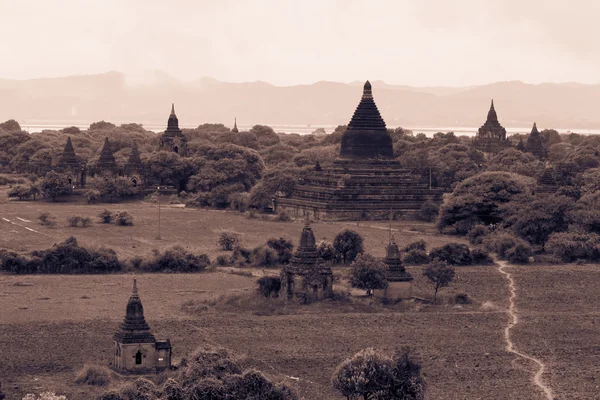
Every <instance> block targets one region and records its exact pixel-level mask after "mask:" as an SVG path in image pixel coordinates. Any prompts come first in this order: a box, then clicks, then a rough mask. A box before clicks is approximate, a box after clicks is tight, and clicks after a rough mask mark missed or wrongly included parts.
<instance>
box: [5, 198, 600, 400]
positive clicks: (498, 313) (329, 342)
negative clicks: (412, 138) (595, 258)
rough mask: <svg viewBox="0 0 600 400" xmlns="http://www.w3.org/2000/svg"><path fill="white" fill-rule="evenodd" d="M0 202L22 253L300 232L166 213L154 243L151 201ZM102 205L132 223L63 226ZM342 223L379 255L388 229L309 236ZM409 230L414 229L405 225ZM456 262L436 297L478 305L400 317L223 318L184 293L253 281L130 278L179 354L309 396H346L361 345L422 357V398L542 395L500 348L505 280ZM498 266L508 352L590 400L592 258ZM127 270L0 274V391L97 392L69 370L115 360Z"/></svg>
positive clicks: (237, 288)
mask: <svg viewBox="0 0 600 400" xmlns="http://www.w3.org/2000/svg"><path fill="white" fill-rule="evenodd" d="M1 198H2V193H0V199H1ZM0 202H4V203H2V204H0V210H1V215H0V217H2V218H6V219H8V220H9V221H11V222H14V223H15V224H16V225H15V224H12V223H9V222H6V221H4V220H0V224H2V225H1V226H2V228H3V229H1V230H0V247H6V248H11V249H15V250H18V251H30V250H34V249H40V248H46V247H48V246H51V245H52V244H53V243H55V242H58V241H62V240H64V239H66V238H67V237H68V236H71V235H74V236H76V237H77V238H78V240H80V242H81V243H82V244H85V245H93V246H101V245H102V246H107V247H112V248H114V249H115V250H117V252H118V253H119V255H120V256H121V257H123V258H128V257H131V256H133V255H135V254H139V255H143V254H147V253H149V252H150V251H151V250H152V249H154V248H165V247H169V246H172V245H174V244H181V245H183V246H185V247H188V248H190V249H195V250H197V251H202V252H206V253H207V254H209V255H210V256H211V258H214V256H216V255H217V254H219V251H218V249H217V247H216V244H215V242H216V239H217V236H218V231H219V229H223V228H226V229H234V230H237V231H238V232H241V233H242V234H243V241H244V243H245V245H246V246H248V247H253V246H256V245H259V244H263V243H264V242H265V241H266V240H267V239H268V238H269V237H272V236H285V237H288V238H291V239H293V240H294V242H297V240H298V237H299V235H300V231H301V228H302V222H301V221H297V222H290V223H279V222H268V221H261V220H250V219H247V218H245V217H243V216H241V215H239V214H236V213H233V212H226V211H214V210H186V209H181V208H169V207H165V208H163V209H162V210H161V213H162V221H163V230H162V236H163V240H161V241H157V240H155V239H154V237H155V235H156V229H155V228H156V224H155V219H156V211H157V210H156V205H154V204H149V203H143V202H136V203H129V204H121V205H107V206H105V205H93V206H88V205H72V204H49V203H42V202H8V203H7V202H5V200H0ZM104 208H109V209H125V210H128V211H129V212H131V213H132V214H133V216H134V218H135V220H136V225H135V226H133V227H117V226H115V225H109V226H106V225H100V224H93V226H91V227H89V228H67V227H65V225H66V221H65V218H66V216H69V215H74V214H80V215H82V216H91V217H94V216H95V215H96V214H98V212H99V211H101V210H103V209H104ZM41 211H49V212H50V213H52V214H54V215H55V216H56V217H57V222H58V225H59V226H58V227H57V228H55V229H50V228H45V227H42V226H40V225H39V224H37V221H36V218H37V215H38V214H39V213H40V212H41ZM27 221H32V222H27ZM344 226H347V227H349V228H352V229H356V230H357V231H359V232H360V233H361V234H362V235H363V236H364V237H365V242H366V243H365V247H366V249H367V251H369V252H371V253H373V254H374V255H377V256H382V255H383V251H384V245H385V243H386V242H387V238H388V232H387V229H386V228H387V224H386V223H381V222H379V223H376V222H364V223H362V222H361V223H360V226H357V225H356V223H343V222H336V223H316V224H314V230H315V233H316V236H317V238H318V239H319V238H322V237H326V238H328V239H329V240H331V239H333V236H334V235H335V234H336V233H337V232H338V231H339V230H340V229H342V228H343V227H344ZM392 226H393V228H394V229H396V230H399V231H400V232H396V239H397V242H398V243H400V244H401V245H402V244H405V243H409V242H412V241H414V240H417V239H420V238H423V239H425V240H426V241H427V242H428V243H429V247H430V248H431V247H432V246H439V245H441V244H443V243H445V242H448V241H456V240H455V238H452V237H444V236H438V235H435V232H434V229H433V227H432V226H431V225H430V224H418V223H417V224H415V223H411V222H393V224H392ZM24 227H28V228H30V229H34V230H37V231H39V232H40V233H36V232H32V231H30V230H27V229H24ZM411 227H413V228H411ZM415 228H416V229H418V230H421V231H422V232H413V231H410V229H415ZM408 269H409V271H410V272H411V273H412V274H413V276H415V278H416V282H415V283H416V285H415V292H416V294H417V295H419V296H425V295H429V294H430V293H431V288H430V287H429V286H428V285H427V283H426V282H425V281H424V279H423V277H422V276H421V274H420V273H421V268H420V267H409V268H408ZM456 270H457V279H456V283H454V284H453V285H452V286H451V287H450V288H446V289H443V290H442V291H441V293H442V295H443V296H444V297H446V298H447V297H449V296H450V295H451V294H454V293H461V292H462V293H468V294H469V296H470V297H471V298H472V299H473V300H474V304H473V305H467V306H462V307H458V306H451V305H443V306H436V307H431V306H425V305H416V304H415V305H413V306H411V307H406V311H404V312H393V311H385V312H381V310H379V311H380V312H349V311H347V310H342V309H341V308H340V307H339V305H338V304H335V303H323V304H320V305H318V306H315V305H311V306H307V307H306V309H305V311H303V312H296V313H291V314H287V315H270V316H259V315H255V314H253V313H251V312H249V311H246V310H242V309H240V310H238V311H232V312H226V313H224V312H220V311H217V310H215V309H211V308H209V309H208V310H207V311H205V312H202V313H196V314H189V313H186V312H185V311H183V310H182V303H184V302H186V301H189V300H201V299H205V298H209V297H214V296H218V295H220V294H226V293H229V294H234V293H248V292H250V291H252V290H253V288H254V281H255V278H248V277H244V276H239V275H233V274H228V273H225V272H223V271H217V272H212V273H204V274H189V275H184V274H143V275H138V276H137V277H138V280H139V288H140V296H141V298H142V301H143V303H144V308H145V313H146V318H147V320H148V322H149V324H150V326H151V328H152V330H153V332H154V333H155V335H156V336H157V337H158V338H165V337H170V338H171V341H172V343H173V346H174V358H175V360H177V359H179V358H181V357H185V356H186V355H187V354H188V353H189V352H190V351H192V350H193V349H194V348H196V347H197V346H200V345H203V344H212V345H218V346H222V347H225V348H227V349H229V350H230V351H232V352H233V353H234V354H235V355H236V356H238V357H240V358H242V359H243V360H244V362H243V365H244V366H247V367H256V368H258V369H260V370H262V371H264V372H265V373H266V374H268V375H269V376H270V377H272V378H273V379H275V380H284V381H286V382H287V383H288V384H289V385H292V386H294V387H296V388H297V389H298V391H299V393H300V394H301V396H303V397H304V398H306V399H310V400H313V399H314V400H320V399H341V397H339V396H337V395H336V393H335V392H333V390H332V389H331V384H330V382H329V378H330V376H331V374H332V373H333V371H334V369H335V366H336V365H337V364H338V363H339V362H341V361H342V360H343V359H345V358H347V357H349V356H351V355H352V354H354V353H355V352H356V351H358V350H360V349H362V348H365V347H375V348H378V349H381V350H384V351H387V352H392V351H393V350H394V348H396V347H398V346H400V345H405V344H408V345H411V346H414V347H417V348H418V349H419V350H420V352H421V354H422V362H423V366H424V373H425V378H426V380H427V382H428V386H429V388H428V392H429V396H428V398H429V399H436V400H437V399H523V400H529V399H532V400H533V399H536V400H542V399H544V398H545V396H544V394H543V393H542V392H541V391H540V389H539V387H537V386H536V385H535V384H534V383H533V375H534V373H535V372H536V368H535V365H532V363H531V362H529V361H527V360H523V359H521V358H519V357H517V356H515V355H514V354H511V353H509V352H507V351H506V350H505V346H506V342H505V337H504V330H505V328H506V326H507V323H508V321H509V315H508V314H507V312H506V311H507V309H508V307H509V295H510V293H509V289H508V282H507V279H506V277H505V276H503V275H502V274H501V273H500V272H499V271H498V269H497V268H496V267H493V266H492V267H490V266H487V267H459V268H457V269H456ZM505 271H507V272H510V273H511V275H512V277H513V279H514V282H515V286H516V297H515V305H516V310H517V313H518V324H517V325H516V326H515V327H514V328H512V329H511V333H510V334H511V339H512V341H513V342H514V344H515V347H516V348H517V349H518V350H519V351H520V352H523V353H525V354H528V355H530V356H532V357H535V358H536V359H539V360H540V361H542V362H543V363H544V364H545V367H546V368H545V372H544V375H543V377H542V380H543V382H544V383H545V384H546V385H547V386H549V387H550V388H551V389H552V393H553V394H554V398H555V399H556V400H559V399H561V400H567V399H586V400H587V399H594V398H598V395H597V394H598V393H599V392H600V378H598V377H600V296H598V292H599V291H600V266H598V265H560V266H524V267H517V266H507V267H506V268H505ZM132 277H133V276H132V275H127V274H115V275H102V276H100V275H86V276H39V275H38V276H31V275H27V276H14V275H0V310H1V311H0V349H1V351H0V365H1V366H2V367H1V369H0V378H1V379H0V380H1V381H2V388H3V390H4V391H5V392H7V395H8V399H11V400H12V399H20V398H21V397H20V396H21V395H22V394H24V393H27V392H34V391H36V392H40V391H42V390H53V391H56V392H59V393H66V394H68V398H69V399H70V400H84V399H86V400H87V399H90V398H93V395H94V394H95V393H98V391H97V389H94V388H90V387H85V386H77V385H75V384H74V383H73V379H74V374H75V372H76V371H77V370H78V369H79V368H80V367H81V366H82V365H83V364H84V363H85V362H93V363H97V364H105V365H108V363H109V362H110V361H111V360H112V350H113V345H112V334H113V333H114V331H115V330H116V329H117V326H118V324H119V323H120V321H121V320H122V318H123V316H124V313H125V305H126V303H127V299H128V297H129V294H130V290H131V281H132ZM376 311H377V310H376ZM290 377H294V378H299V380H296V379H292V378H290Z"/></svg>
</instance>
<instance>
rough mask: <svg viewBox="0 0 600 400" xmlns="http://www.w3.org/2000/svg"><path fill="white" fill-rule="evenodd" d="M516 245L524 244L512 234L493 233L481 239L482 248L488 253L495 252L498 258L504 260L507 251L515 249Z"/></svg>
mask: <svg viewBox="0 0 600 400" xmlns="http://www.w3.org/2000/svg"><path fill="white" fill-rule="evenodd" d="M518 243H525V242H524V241H523V240H522V239H519V238H517V237H516V236H514V235H513V234H512V233H507V232H494V233H493V234H491V235H488V236H486V237H485V238H484V239H483V242H482V246H483V247H484V248H485V249H486V250H488V251H492V252H495V253H496V254H498V257H500V258H501V259H503V260H504V259H506V252H507V251H508V249H510V248H513V247H515V246H516V245H517V244H518Z"/></svg>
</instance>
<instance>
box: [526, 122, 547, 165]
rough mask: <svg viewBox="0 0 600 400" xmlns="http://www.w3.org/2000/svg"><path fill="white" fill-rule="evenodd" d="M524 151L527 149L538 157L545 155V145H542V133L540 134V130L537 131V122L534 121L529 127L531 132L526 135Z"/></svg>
mask: <svg viewBox="0 0 600 400" xmlns="http://www.w3.org/2000/svg"><path fill="white" fill-rule="evenodd" d="M525 151H528V152H529V153H532V154H533V155H535V156H537V157H539V158H545V157H546V147H545V146H544V142H543V140H542V135H541V134H540V131H538V128H537V124H536V123H535V122H534V123H533V128H531V133H530V134H529V136H528V137H527V142H526V143H525Z"/></svg>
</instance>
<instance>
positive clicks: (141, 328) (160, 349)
mask: <svg viewBox="0 0 600 400" xmlns="http://www.w3.org/2000/svg"><path fill="white" fill-rule="evenodd" d="M113 339H114V342H115V358H114V365H113V367H114V368H115V369H116V370H118V371H120V372H129V373H147V372H158V371H161V370H164V369H167V368H170V367H171V342H170V341H169V340H166V341H157V340H156V339H155V338H154V335H153V334H152V333H151V332H150V326H148V323H147V322H146V319H145V318H144V307H143V306H142V301H141V300H140V297H139V295H138V288H137V283H136V280H135V279H134V280H133V293H132V294H131V296H130V297H129V301H128V302H127V310H126V313H125V319H124V320H123V322H122V323H121V325H120V326H119V329H118V330H117V332H116V333H115V334H114V336H113Z"/></svg>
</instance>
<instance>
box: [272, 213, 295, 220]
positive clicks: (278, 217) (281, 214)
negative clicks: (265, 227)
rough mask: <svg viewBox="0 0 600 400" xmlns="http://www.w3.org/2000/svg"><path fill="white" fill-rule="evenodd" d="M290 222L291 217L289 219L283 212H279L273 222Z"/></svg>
mask: <svg viewBox="0 0 600 400" xmlns="http://www.w3.org/2000/svg"><path fill="white" fill-rule="evenodd" d="M291 220H292V217H290V215H289V214H288V213H286V212H285V211H281V212H280V213H279V214H277V218H275V221H279V222H290V221H291Z"/></svg>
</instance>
